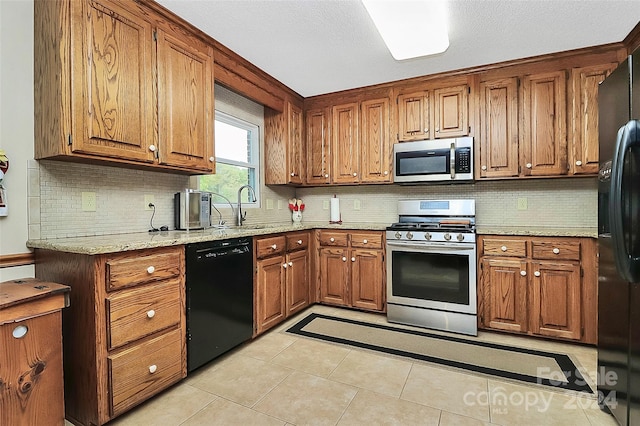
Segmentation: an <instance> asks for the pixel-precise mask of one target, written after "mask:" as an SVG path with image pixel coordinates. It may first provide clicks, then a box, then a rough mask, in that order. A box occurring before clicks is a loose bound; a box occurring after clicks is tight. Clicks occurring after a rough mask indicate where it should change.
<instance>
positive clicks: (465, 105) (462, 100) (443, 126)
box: [433, 84, 469, 139]
mask: <svg viewBox="0 0 640 426" xmlns="http://www.w3.org/2000/svg"><path fill="white" fill-rule="evenodd" d="M433 99H434V111H433V114H434V125H435V129H434V138H435V139H439V138H452V137H458V136H466V135H468V134H469V86H467V85H466V84H465V85H460V86H454V87H447V88H443V89H436V90H434V91H433Z"/></svg>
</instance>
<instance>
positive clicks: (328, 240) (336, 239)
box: [320, 231, 347, 247]
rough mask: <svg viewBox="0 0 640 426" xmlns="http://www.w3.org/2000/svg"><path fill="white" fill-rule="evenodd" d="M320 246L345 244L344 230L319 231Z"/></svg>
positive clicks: (344, 245)
mask: <svg viewBox="0 0 640 426" xmlns="http://www.w3.org/2000/svg"><path fill="white" fill-rule="evenodd" d="M320 245H321V246H341V247H346V246H347V234H346V233H344V232H327V231H322V232H320Z"/></svg>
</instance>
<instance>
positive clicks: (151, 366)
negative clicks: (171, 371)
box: [149, 364, 158, 374]
mask: <svg viewBox="0 0 640 426" xmlns="http://www.w3.org/2000/svg"><path fill="white" fill-rule="evenodd" d="M157 369H158V366H157V365H155V364H153V365H150V366H149V373H151V374H153V373H155V372H156V370H157Z"/></svg>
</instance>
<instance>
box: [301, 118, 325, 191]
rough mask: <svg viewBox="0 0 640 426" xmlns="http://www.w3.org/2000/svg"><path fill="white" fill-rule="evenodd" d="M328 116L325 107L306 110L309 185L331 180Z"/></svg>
mask: <svg viewBox="0 0 640 426" xmlns="http://www.w3.org/2000/svg"><path fill="white" fill-rule="evenodd" d="M329 117H330V111H329V110H328V109H325V108H321V109H314V110H309V111H306V115H305V122H306V134H307V137H306V148H307V179H306V181H307V183H309V184H311V185H313V184H326V183H330V182H331V163H330V158H331V156H330V155H331V151H330V139H329Z"/></svg>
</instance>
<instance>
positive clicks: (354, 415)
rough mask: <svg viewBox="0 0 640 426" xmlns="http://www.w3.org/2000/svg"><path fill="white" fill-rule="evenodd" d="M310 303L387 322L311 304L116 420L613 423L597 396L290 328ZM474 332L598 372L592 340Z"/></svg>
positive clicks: (117, 425) (124, 423) (168, 425)
mask: <svg viewBox="0 0 640 426" xmlns="http://www.w3.org/2000/svg"><path fill="white" fill-rule="evenodd" d="M312 311H313V312H319V313H325V314H329V315H336V316H343V317H348V318H354V319H360V320H365V321H374V322H381V323H386V317H385V316H384V315H379V314H370V313H365V312H358V311H352V310H346V309H340V308H333V307H327V306H320V305H315V306H313V307H311V308H310V309H308V310H307V311H305V312H303V313H301V314H298V315H297V316H295V317H293V318H292V319H289V320H288V321H287V322H286V323H285V324H283V325H281V326H279V327H277V328H276V329H274V330H272V331H269V332H267V333H266V334H264V335H262V336H260V337H259V338H258V339H256V340H254V341H252V342H249V343H247V344H244V345H242V346H240V347H239V348H237V349H235V350H233V351H231V352H230V353H228V354H226V355H225V356H223V357H221V358H219V359H217V360H214V361H212V362H211V363H210V364H208V365H206V366H204V367H202V368H200V369H199V370H197V371H196V372H194V373H193V374H191V375H189V376H188V377H187V378H186V379H185V380H183V381H182V382H180V383H179V384H177V385H175V386H173V387H172V388H170V389H168V390H166V391H165V392H163V393H161V394H160V395H158V396H156V397H155V398H153V399H151V400H150V401H147V402H146V403H145V404H143V405H141V406H139V407H137V408H136V409H134V410H132V411H131V412H129V413H127V414H125V415H123V416H121V417H119V418H117V419H115V420H114V421H113V422H112V423H110V424H111V425H114V426H128V425H136V426H137V425H162V426H172V425H184V426H187V425H188V426H192V425H225V426H228V425H286V426H289V425H339V426H344V425H441V426H448V425H463V426H464V425H488V424H496V425H536V426H538V425H563V426H567V425H589V426H596V425H603V426H606V425H612V426H613V425H615V424H616V423H615V422H614V420H613V417H611V416H609V415H607V414H605V413H603V412H601V411H600V410H599V409H598V407H597V403H596V400H595V398H594V397H591V396H582V397H581V396H576V395H575V394H567V393H561V392H553V391H547V390H543V389H541V388H540V387H538V386H535V385H531V386H527V385H521V384H516V383H514V382H509V381H504V380H500V379H497V378H494V377H491V378H489V377H486V376H481V375H477V374H470V373H465V372H462V371H459V370H452V369H448V368H443V367H440V366H438V365H436V364H429V363H426V362H421V361H416V362H413V361H411V360H406V359H403V358H399V357H396V356H392V355H385V354H379V353H374V352H372V351H366V350H361V349H350V348H346V347H343V346H340V345H336V344H331V343H324V342H317V341H314V340H310V339H307V338H304V337H296V336H294V335H290V334H286V333H285V332H284V331H285V330H286V329H287V328H288V327H289V326H290V325H292V324H293V323H295V322H296V321H298V320H300V319H301V318H303V317H304V316H305V315H307V314H308V313H310V312H312ZM408 328H411V327H408ZM421 330H424V329H421ZM478 338H480V339H483V340H488V341H494V342H498V343H503V344H504V343H506V344H510V345H514V346H524V347H535V348H537V349H542V350H550V351H558V352H564V353H568V354H570V355H571V356H572V357H573V359H574V360H576V361H577V363H579V364H580V365H581V367H583V372H585V373H587V374H589V375H590V376H591V382H592V383H593V381H594V380H593V377H595V371H596V368H597V366H596V364H597V360H596V350H595V349H594V348H593V347H586V346H580V345H571V344H564V343H557V342H551V341H546V340H540V339H534V338H526V337H518V336H511V335H506V334H498V333H488V332H480V334H479V336H478Z"/></svg>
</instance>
